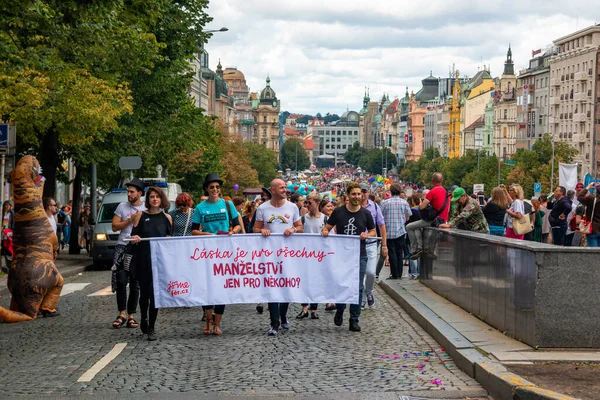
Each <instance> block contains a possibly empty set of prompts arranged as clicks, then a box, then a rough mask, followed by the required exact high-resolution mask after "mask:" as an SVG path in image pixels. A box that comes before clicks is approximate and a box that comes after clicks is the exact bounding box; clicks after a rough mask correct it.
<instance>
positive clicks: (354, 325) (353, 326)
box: [350, 319, 360, 332]
mask: <svg viewBox="0 0 600 400" xmlns="http://www.w3.org/2000/svg"><path fill="white" fill-rule="evenodd" d="M350 330H351V331H352V332H360V325H358V321H357V320H355V319H351V320H350Z"/></svg>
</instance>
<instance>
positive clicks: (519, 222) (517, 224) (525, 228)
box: [512, 214, 533, 235]
mask: <svg viewBox="0 0 600 400" xmlns="http://www.w3.org/2000/svg"><path fill="white" fill-rule="evenodd" d="M512 226H513V232H514V233H515V235H524V234H526V233H529V232H531V231H532V230H533V227H532V226H531V220H530V219H529V214H523V215H522V216H521V218H520V219H519V218H515V217H512Z"/></svg>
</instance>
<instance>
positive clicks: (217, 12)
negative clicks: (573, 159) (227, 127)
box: [206, 0, 596, 114]
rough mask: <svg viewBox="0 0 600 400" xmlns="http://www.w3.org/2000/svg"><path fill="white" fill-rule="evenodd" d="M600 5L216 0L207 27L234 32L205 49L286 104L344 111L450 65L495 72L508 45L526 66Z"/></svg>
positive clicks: (468, 71)
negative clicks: (367, 89) (366, 96)
mask: <svg viewBox="0 0 600 400" xmlns="http://www.w3.org/2000/svg"><path fill="white" fill-rule="evenodd" d="M594 10H596V7H595V2H592V1H588V0H584V1H580V2H578V3H577V4H569V5H568V6H566V5H565V4H564V2H562V1H558V0H546V1H544V0H530V1H528V0H521V1H518V0H507V1H487V2H483V1H477V0H430V1H429V2H428V3H417V2H412V1H407V0H402V1H398V0H380V1H377V2H371V3H365V2H364V1H357V0H328V1H325V2H324V1H322V0H302V1H298V0H286V1H275V0H215V1H213V2H212V3H211V4H210V6H209V10H208V12H209V14H210V15H211V16H212V17H213V22H212V23H211V26H210V27H207V28H210V29H214V28H217V29H218V28H220V27H221V26H226V27H228V28H229V31H228V32H223V33H216V34H214V35H213V37H212V38H211V39H210V40H209V42H208V44H207V45H206V50H207V51H208V52H209V54H210V57H211V59H210V64H211V68H213V69H214V68H216V64H217V62H218V59H221V63H222V64H223V66H224V67H226V66H235V67H237V68H238V69H239V70H241V71H242V72H243V73H244V75H245V76H246V80H247V83H248V85H249V86H250V88H251V90H252V91H260V90H262V88H263V87H264V86H265V78H266V77H267V74H268V75H269V76H270V77H271V86H272V87H273V89H274V90H275V91H276V93H277V97H278V98H279V99H280V100H281V103H282V110H287V111H290V112H301V113H310V114H316V113H317V112H321V113H323V114H324V113H326V112H330V113H337V114H341V113H342V112H344V111H345V110H346V108H347V107H349V108H350V109H351V110H359V109H360V108H361V107H362V97H363V94H364V87H365V86H369V87H370V92H371V99H372V100H375V99H380V98H381V96H382V94H383V93H384V92H385V93H389V95H390V98H391V99H393V98H394V97H396V96H398V97H402V96H403V95H404V92H405V87H406V86H408V87H409V91H415V92H416V91H417V90H419V89H420V88H421V79H423V78H425V77H426V76H428V75H429V73H430V71H432V73H433V75H434V76H443V77H445V76H448V72H449V68H450V67H451V66H452V65H453V64H454V65H455V67H456V68H457V69H459V70H460V72H461V75H469V76H472V75H474V74H475V73H477V71H478V69H480V68H481V66H482V64H485V65H486V66H490V68H491V72H492V75H494V76H498V75H500V74H501V73H502V69H503V65H504V60H505V58H506V51H507V48H508V44H509V43H510V44H511V46H512V49H513V60H514V62H515V69H516V70H519V69H522V68H526V67H527V66H528V63H529V58H530V56H531V50H532V49H538V48H545V47H546V46H547V45H549V44H551V43H552V41H553V40H556V39H558V38H559V37H561V36H564V35H566V34H569V33H571V32H574V31H576V30H578V29H582V28H585V27H587V26H590V25H592V24H594V23H595V21H594V20H592V19H590V17H589V16H590V14H591V12H593V11H594Z"/></svg>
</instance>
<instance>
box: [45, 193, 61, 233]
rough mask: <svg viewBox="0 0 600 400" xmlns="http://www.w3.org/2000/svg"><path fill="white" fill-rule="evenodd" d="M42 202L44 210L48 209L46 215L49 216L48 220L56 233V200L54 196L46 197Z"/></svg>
mask: <svg viewBox="0 0 600 400" xmlns="http://www.w3.org/2000/svg"><path fill="white" fill-rule="evenodd" d="M42 204H43V206H44V211H46V215H47V216H48V222H50V226H52V230H53V231H54V234H55V235H56V214H57V213H58V206H57V204H56V200H54V198H52V197H44V198H43V199H42Z"/></svg>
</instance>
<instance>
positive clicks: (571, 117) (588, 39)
mask: <svg viewBox="0 0 600 400" xmlns="http://www.w3.org/2000/svg"><path fill="white" fill-rule="evenodd" d="M554 45H555V46H557V54H556V55H554V56H552V57H551V58H550V61H549V65H550V100H549V104H550V108H549V109H550V111H549V116H550V131H551V132H550V133H551V134H552V135H553V137H554V140H558V141H566V142H569V143H570V144H571V145H573V146H574V147H575V148H576V149H577V150H578V151H579V154H578V156H577V157H576V161H577V162H578V163H580V164H581V166H582V169H581V173H582V175H585V174H586V173H588V172H589V173H592V174H595V173H596V172H597V171H598V155H599V154H598V146H597V138H598V120H599V118H600V113H599V112H598V104H599V102H600V99H599V98H598V95H599V94H600V93H599V92H598V89H599V88H598V85H599V81H600V79H599V76H598V71H599V69H598V68H599V65H598V64H599V59H598V55H599V48H600V25H595V26H590V27H588V28H585V29H582V30H579V31H577V32H575V33H572V34H570V35H567V36H564V37H562V38H559V39H557V40H555V41H554ZM594 116H596V118H594Z"/></svg>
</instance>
